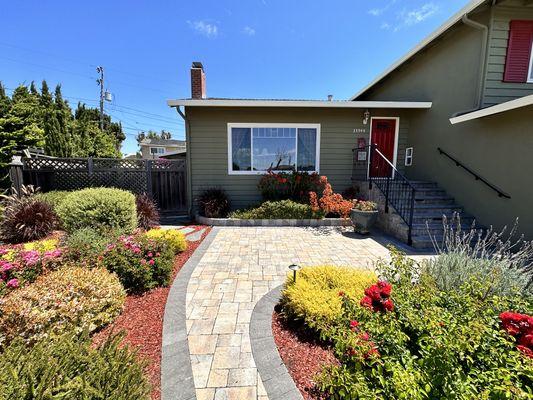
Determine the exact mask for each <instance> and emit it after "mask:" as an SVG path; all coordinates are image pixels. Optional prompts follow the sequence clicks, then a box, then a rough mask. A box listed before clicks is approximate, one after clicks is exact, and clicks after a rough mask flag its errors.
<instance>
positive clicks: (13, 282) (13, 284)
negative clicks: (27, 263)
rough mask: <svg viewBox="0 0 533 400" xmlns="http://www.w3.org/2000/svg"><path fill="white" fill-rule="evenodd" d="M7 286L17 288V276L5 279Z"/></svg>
mask: <svg viewBox="0 0 533 400" xmlns="http://www.w3.org/2000/svg"><path fill="white" fill-rule="evenodd" d="M7 287H8V288H12V289H16V288H18V287H19V280H18V279H17V278H13V279H10V280H9V281H7Z"/></svg>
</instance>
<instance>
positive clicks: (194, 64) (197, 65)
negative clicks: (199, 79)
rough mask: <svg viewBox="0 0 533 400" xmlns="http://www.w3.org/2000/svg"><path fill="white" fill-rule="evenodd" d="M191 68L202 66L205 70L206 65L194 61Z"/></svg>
mask: <svg viewBox="0 0 533 400" xmlns="http://www.w3.org/2000/svg"><path fill="white" fill-rule="evenodd" d="M191 68H200V69H201V70H203V69H204V66H203V65H202V63H201V62H200V61H193V63H192V66H191Z"/></svg>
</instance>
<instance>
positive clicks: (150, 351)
mask: <svg viewBox="0 0 533 400" xmlns="http://www.w3.org/2000/svg"><path fill="white" fill-rule="evenodd" d="M191 227H192V228H195V230H194V232H196V231H198V230H200V229H203V228H205V226H202V225H197V226H191ZM210 230H211V228H210V227H208V228H207V229H206V231H205V232H204V233H203V235H202V239H201V240H199V241H197V242H192V243H191V242H189V245H188V247H187V250H185V251H184V252H183V253H180V254H178V255H177V256H176V260H175V264H174V273H173V276H172V280H174V278H175V277H176V275H177V274H178V272H179V271H180V269H181V268H182V267H183V265H184V264H185V262H186V261H187V260H188V259H189V258H190V257H191V255H192V254H193V253H194V251H195V250H196V248H197V247H198V246H199V245H200V243H201V242H202V240H204V238H205V237H206V236H207V234H208V233H209V231H210ZM194 232H191V233H194ZM191 233H189V235H190V234H191ZM169 290H170V287H164V288H157V289H154V290H151V291H149V292H146V293H143V294H142V295H129V296H128V297H127V298H126V303H125V306H124V311H123V312H122V314H121V315H120V316H119V317H118V318H117V319H116V320H115V322H114V323H113V324H111V325H109V326H107V327H106V328H105V329H103V330H102V331H101V332H98V333H97V334H96V335H95V336H94V337H93V343H95V344H98V343H101V342H102V341H103V340H105V338H106V337H107V336H108V335H109V334H110V333H113V332H120V331H122V330H124V331H125V333H126V336H125V338H124V343H127V344H128V345H130V346H132V347H134V348H136V349H137V350H138V352H139V355H140V356H141V357H142V358H144V359H146V360H147V361H148V366H147V368H146V374H147V375H148V377H149V379H150V383H151V384H152V387H153V391H152V399H153V400H159V399H160V398H161V392H160V389H161V339H162V333H163V316H164V313H165V304H166V302H167V296H168V292H169Z"/></svg>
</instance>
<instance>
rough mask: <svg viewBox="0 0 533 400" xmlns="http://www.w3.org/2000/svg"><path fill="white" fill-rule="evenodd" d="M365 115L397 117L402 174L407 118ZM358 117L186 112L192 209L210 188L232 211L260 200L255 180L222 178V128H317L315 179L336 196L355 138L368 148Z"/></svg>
mask: <svg viewBox="0 0 533 400" xmlns="http://www.w3.org/2000/svg"><path fill="white" fill-rule="evenodd" d="M370 111H371V113H372V115H373V116H380V117H400V129H399V136H398V167H399V168H400V169H403V168H404V167H403V164H404V158H405V147H406V145H407V143H408V134H407V131H408V118H407V115H408V114H407V113H406V112H402V111H401V110H370ZM363 112H364V110H359V109H341V110H339V109H301V108H299V109H298V108H291V109H288V108H264V109H261V108H240V109H237V108H213V107H206V108H203V107H187V108H186V115H187V118H188V119H189V122H190V132H189V135H188V138H187V139H188V146H189V147H188V151H189V152H190V179H191V189H192V190H191V191H192V204H193V206H194V208H196V201H195V199H196V198H197V197H198V195H199V193H201V191H202V190H204V189H206V188H209V187H213V186H217V187H222V188H223V189H224V190H226V192H227V193H228V195H229V197H230V201H231V203H232V207H233V208H242V207H247V206H250V205H253V204H255V203H258V202H260V201H261V196H260V193H259V191H258V189H257V183H258V182H259V179H260V176H257V175H229V174H228V125H227V124H228V123H237V122H240V123H243V122H247V123H318V124H320V127H321V129H320V130H321V132H320V174H321V175H326V176H327V177H328V179H329V181H330V182H331V184H332V186H333V189H334V190H335V191H337V192H342V191H343V190H344V189H346V188H347V187H349V186H351V183H352V181H351V178H352V165H353V152H352V149H353V148H355V147H356V146H357V140H358V139H359V138H365V139H366V141H367V143H368V136H369V129H370V124H368V125H363V123H362V120H363ZM420 112H423V111H420ZM354 131H355V132H354ZM194 211H195V210H194Z"/></svg>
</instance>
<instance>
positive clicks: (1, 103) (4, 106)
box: [0, 82, 11, 118]
mask: <svg viewBox="0 0 533 400" xmlns="http://www.w3.org/2000/svg"><path fill="white" fill-rule="evenodd" d="M10 107H11V99H10V98H9V96H8V95H7V94H6V89H5V88H4V85H2V82H0V118H3V117H4V116H5V115H6V113H7V111H8V110H9V108H10Z"/></svg>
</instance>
